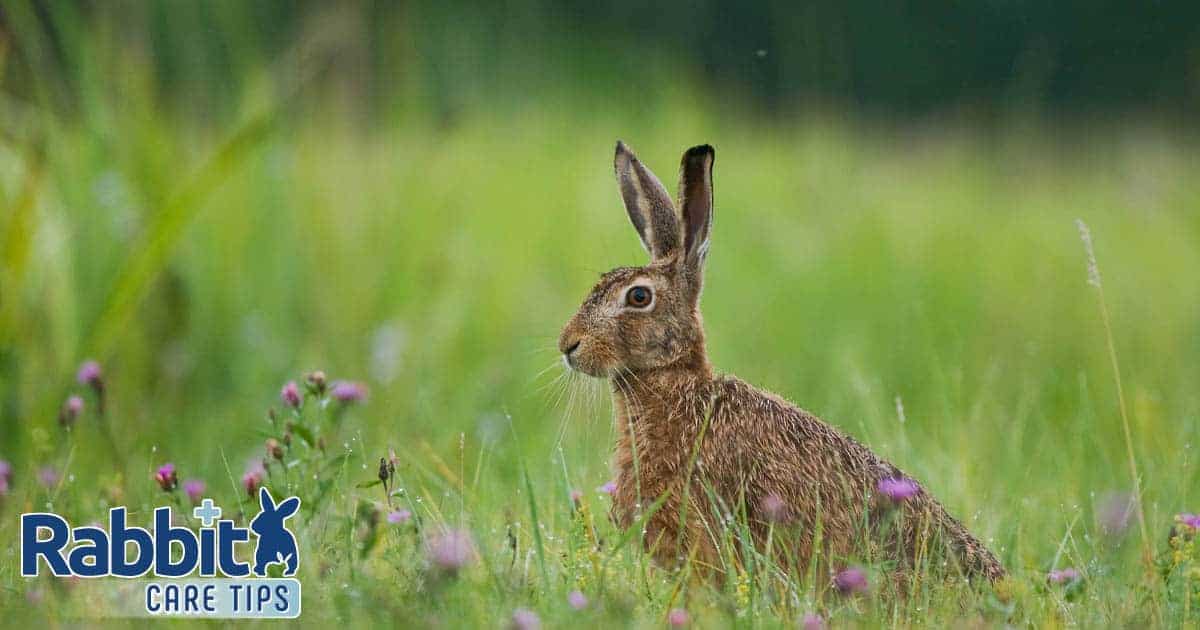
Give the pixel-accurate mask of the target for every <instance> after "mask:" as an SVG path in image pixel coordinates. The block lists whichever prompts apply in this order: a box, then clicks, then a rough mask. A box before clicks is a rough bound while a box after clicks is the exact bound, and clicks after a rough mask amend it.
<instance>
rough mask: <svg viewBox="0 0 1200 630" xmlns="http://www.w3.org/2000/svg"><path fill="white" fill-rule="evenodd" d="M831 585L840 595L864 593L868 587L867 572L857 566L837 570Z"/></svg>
mask: <svg viewBox="0 0 1200 630" xmlns="http://www.w3.org/2000/svg"><path fill="white" fill-rule="evenodd" d="M833 585H834V586H836V587H837V590H838V592H840V593H841V594H842V595H853V594H855V593H866V592H867V590H868V589H869V588H870V587H869V586H868V584H867V573H866V571H863V570H862V569H860V568H858V567H850V568H848V569H842V570H841V571H838V573H837V575H835V576H833Z"/></svg>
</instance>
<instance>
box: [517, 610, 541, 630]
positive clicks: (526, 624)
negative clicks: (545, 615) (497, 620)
mask: <svg viewBox="0 0 1200 630" xmlns="http://www.w3.org/2000/svg"><path fill="white" fill-rule="evenodd" d="M512 627H513V630H538V628H541V627H542V620H541V619H539V618H538V616H537V613H535V612H533V611H532V610H529V609H528V608H518V609H516V610H514V611H513V614H512Z"/></svg>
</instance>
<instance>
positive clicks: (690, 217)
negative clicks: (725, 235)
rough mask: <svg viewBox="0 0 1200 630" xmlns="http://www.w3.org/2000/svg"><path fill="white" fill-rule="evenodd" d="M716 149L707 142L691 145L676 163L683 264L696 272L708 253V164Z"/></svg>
mask: <svg viewBox="0 0 1200 630" xmlns="http://www.w3.org/2000/svg"><path fill="white" fill-rule="evenodd" d="M714 159H716V152H715V151H713V148H712V147H711V146H709V145H707V144H702V145H700V146H698V147H692V148H690V149H688V150H687V152H686V153H684V154H683V160H682V161H681V163H680V165H679V209H680V211H681V212H682V213H683V251H684V261H685V262H686V264H687V266H688V267H689V268H691V269H693V270H695V271H697V272H698V271H699V270H700V268H701V267H702V266H703V265H704V257H705V256H706V255H707V254H708V235H709V231H710V230H711V229H712V214H713V186H712V167H713V160H714Z"/></svg>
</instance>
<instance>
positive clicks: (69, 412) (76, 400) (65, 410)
mask: <svg viewBox="0 0 1200 630" xmlns="http://www.w3.org/2000/svg"><path fill="white" fill-rule="evenodd" d="M82 411H83V399H82V398H80V397H79V396H75V395H72V396H70V397H68V398H67V400H66V402H64V403H63V406H62V411H59V412H58V423H59V424H61V425H62V426H64V427H70V426H71V425H73V424H75V420H76V418H78V417H79V414H80V413H81V412H82Z"/></svg>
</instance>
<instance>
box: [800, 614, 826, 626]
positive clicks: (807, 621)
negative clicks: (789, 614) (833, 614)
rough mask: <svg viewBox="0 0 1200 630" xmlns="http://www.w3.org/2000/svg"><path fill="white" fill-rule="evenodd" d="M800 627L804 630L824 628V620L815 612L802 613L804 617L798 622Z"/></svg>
mask: <svg viewBox="0 0 1200 630" xmlns="http://www.w3.org/2000/svg"><path fill="white" fill-rule="evenodd" d="M800 627H801V628H804V630H825V627H826V626H825V620H824V619H822V618H821V615H818V614H817V613H813V612H810V613H804V619H803V620H802V621H801V622H800Z"/></svg>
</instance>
